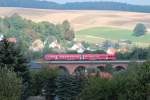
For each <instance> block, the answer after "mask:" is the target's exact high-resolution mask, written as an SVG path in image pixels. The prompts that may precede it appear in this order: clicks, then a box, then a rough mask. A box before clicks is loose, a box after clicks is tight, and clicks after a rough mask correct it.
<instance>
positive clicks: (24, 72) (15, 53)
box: [0, 39, 30, 100]
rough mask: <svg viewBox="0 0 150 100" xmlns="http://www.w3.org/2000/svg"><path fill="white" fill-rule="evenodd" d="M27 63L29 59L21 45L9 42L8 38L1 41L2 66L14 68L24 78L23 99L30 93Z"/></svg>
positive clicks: (0, 61)
mask: <svg viewBox="0 0 150 100" xmlns="http://www.w3.org/2000/svg"><path fill="white" fill-rule="evenodd" d="M27 64H28V61H27V59H26V58H25V57H24V55H23V53H22V52H21V47H19V46H16V45H15V44H14V43H10V42H8V41H7V39H4V40H3V41H1V42H0V67H5V66H6V67H7V68H8V69H13V70H14V72H16V74H17V76H19V77H20V78H22V84H23V87H22V96H21V98H22V100H25V99H26V98H27V97H28V96H29V94H30V91H29V88H30V73H29V69H28V65H27Z"/></svg>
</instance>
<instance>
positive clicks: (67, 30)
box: [62, 20, 75, 41]
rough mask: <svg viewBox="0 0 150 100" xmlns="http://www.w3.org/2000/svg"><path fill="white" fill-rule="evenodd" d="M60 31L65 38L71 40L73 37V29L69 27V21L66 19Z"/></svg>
mask: <svg viewBox="0 0 150 100" xmlns="http://www.w3.org/2000/svg"><path fill="white" fill-rule="evenodd" d="M62 32H63V37H64V39H65V40H68V41H71V40H73V39H74V38H75V34H74V30H73V29H72V28H71V26H70V23H69V22H68V21H67V20H65V21H64V22H63V24H62Z"/></svg>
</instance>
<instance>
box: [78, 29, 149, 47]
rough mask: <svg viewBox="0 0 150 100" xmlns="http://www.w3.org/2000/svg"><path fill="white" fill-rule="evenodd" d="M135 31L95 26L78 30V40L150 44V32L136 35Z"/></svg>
mask: <svg viewBox="0 0 150 100" xmlns="http://www.w3.org/2000/svg"><path fill="white" fill-rule="evenodd" d="M132 34H133V32H132V31H131V30H128V29H120V28H112V27H94V28H88V29H83V30H80V31H77V32H76V40H77V41H87V42H89V43H99V42H101V41H104V40H111V41H117V40H130V41H132V42H133V43H134V44H135V45H136V44H137V45H143V44H144V45H148V44H150V34H149V33H146V35H144V36H140V37H135V36H133V35H132Z"/></svg>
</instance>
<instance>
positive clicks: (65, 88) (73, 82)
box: [56, 74, 81, 100]
mask: <svg viewBox="0 0 150 100" xmlns="http://www.w3.org/2000/svg"><path fill="white" fill-rule="evenodd" d="M80 85H81V84H80V82H79V80H77V79H76V78H75V77H74V76H71V75H67V74H64V75H59V76H58V78H57V79H56V86H57V88H56V95H57V97H58V98H59V100H75V99H76V98H77V96H78V95H79V93H80V89H81V86H80Z"/></svg>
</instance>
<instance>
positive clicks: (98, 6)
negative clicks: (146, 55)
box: [0, 0, 150, 13]
mask: <svg viewBox="0 0 150 100" xmlns="http://www.w3.org/2000/svg"><path fill="white" fill-rule="evenodd" d="M0 7H24V8H40V9H62V10H64V9H66V10H119V11H131V12H145V13H150V6H140V5H131V4H126V3H118V2H74V3H65V4H58V3H55V2H48V1H37V0H0Z"/></svg>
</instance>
